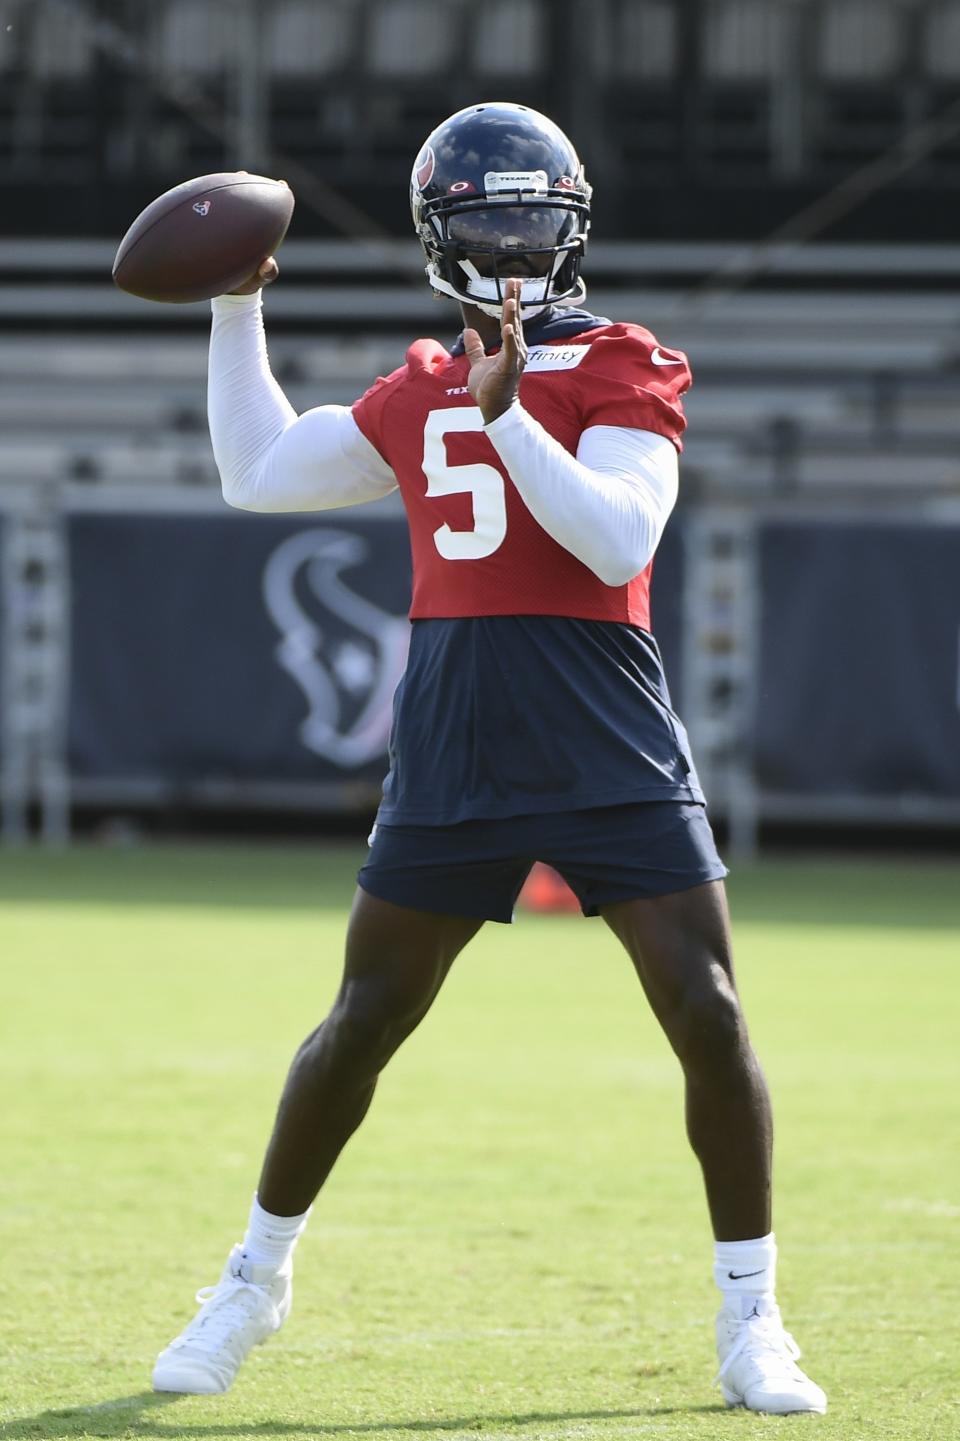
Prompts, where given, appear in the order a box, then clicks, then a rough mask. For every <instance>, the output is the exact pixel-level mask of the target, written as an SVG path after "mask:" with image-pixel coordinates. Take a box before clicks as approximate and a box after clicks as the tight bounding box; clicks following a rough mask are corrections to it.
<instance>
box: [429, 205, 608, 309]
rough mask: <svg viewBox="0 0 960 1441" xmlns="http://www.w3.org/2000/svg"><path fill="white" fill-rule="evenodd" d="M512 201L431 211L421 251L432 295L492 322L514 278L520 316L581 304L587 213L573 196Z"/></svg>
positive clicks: (583, 288) (437, 208)
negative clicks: (466, 307)
mask: <svg viewBox="0 0 960 1441" xmlns="http://www.w3.org/2000/svg"><path fill="white" fill-rule="evenodd" d="M517 198H518V197H513V198H512V200H511V201H504V200H500V201H494V202H492V203H491V202H490V201H487V200H481V201H477V200H473V201H472V202H466V203H461V204H453V205H449V204H448V205H444V204H443V202H441V203H440V204H439V205H437V204H436V203H435V205H434V206H432V207H429V213H428V214H427V215H425V217H424V220H425V225H426V227H428V228H429V231H430V237H429V242H425V246H424V248H425V249H426V251H427V257H428V265H427V275H428V278H429V280H430V284H431V285H432V286H433V287H434V289H435V290H438V291H440V292H441V293H442V294H445V295H450V296H452V297H453V298H454V299H456V300H461V301H463V302H465V303H466V304H468V305H475V306H477V308H478V309H480V310H482V311H483V312H484V313H485V314H487V315H492V316H496V317H499V316H500V315H501V314H502V310H503V301H504V295H505V289H506V282H507V280H508V279H509V278H511V277H514V276H516V277H518V278H519V279H520V307H521V314H522V315H525V316H526V317H528V318H532V317H533V316H535V315H539V314H540V313H541V312H542V311H543V310H546V309H547V308H548V307H549V306H551V305H564V304H565V305H578V304H579V303H580V302H581V301H582V300H583V297H584V295H585V294H586V287H585V286H584V284H583V282H582V281H581V280H580V277H579V269H580V260H581V258H582V256H583V252H584V243H585V239H586V231H585V227H584V222H585V207H583V206H581V205H578V204H576V203H575V202H572V201H571V199H570V198H565V199H564V200H547V199H545V198H541V197H539V196H538V197H537V201H536V203H532V202H528V203H526V204H521V205H518V204H517V203H516V199H517ZM426 209H427V207H425V210H426Z"/></svg>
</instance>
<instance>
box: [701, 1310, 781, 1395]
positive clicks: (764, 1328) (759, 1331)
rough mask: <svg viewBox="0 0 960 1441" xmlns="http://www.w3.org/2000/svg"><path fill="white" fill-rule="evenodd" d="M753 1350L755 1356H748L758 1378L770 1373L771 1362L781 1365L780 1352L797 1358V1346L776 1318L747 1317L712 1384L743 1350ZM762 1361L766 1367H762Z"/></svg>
mask: <svg viewBox="0 0 960 1441" xmlns="http://www.w3.org/2000/svg"><path fill="white" fill-rule="evenodd" d="M748 1347H750V1348H753V1347H755V1348H756V1349H757V1351H758V1352H759V1354H758V1355H756V1356H753V1357H751V1360H753V1361H754V1363H755V1364H756V1366H757V1369H758V1370H759V1372H760V1374H761V1375H765V1374H766V1373H767V1372H768V1371H769V1370H772V1369H773V1367H772V1366H771V1364H770V1363H771V1362H776V1363H779V1365H781V1366H782V1365H783V1362H784V1352H786V1358H787V1359H788V1360H790V1361H796V1360H797V1359H798V1358H799V1356H800V1347H799V1346H798V1345H797V1343H796V1341H795V1340H794V1339H793V1337H792V1336H791V1335H790V1332H789V1331H785V1330H784V1328H783V1323H782V1322H781V1320H780V1318H779V1316H748V1317H747V1318H746V1320H744V1321H743V1322H742V1323H741V1328H740V1335H739V1336H738V1337H737V1339H736V1340H735V1341H734V1343H733V1345H732V1346H731V1347H730V1350H729V1351H728V1352H727V1354H726V1356H725V1357H724V1359H723V1362H722V1364H721V1366H720V1370H719V1371H718V1372H717V1374H716V1376H715V1377H714V1385H716V1383H717V1382H718V1381H721V1380H722V1379H723V1377H724V1376H725V1375H726V1374H727V1372H728V1371H729V1370H730V1367H731V1366H732V1365H733V1363H734V1361H736V1360H737V1359H738V1358H739V1357H740V1356H742V1355H743V1353H744V1351H746V1350H747V1348H748ZM765 1362H766V1364H764V1363H765Z"/></svg>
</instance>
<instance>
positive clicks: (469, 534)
mask: <svg viewBox="0 0 960 1441" xmlns="http://www.w3.org/2000/svg"><path fill="white" fill-rule="evenodd" d="M482 430H483V416H482V415H481V414H480V410H479V407H477V406H463V407H462V408H461V407H459V406H458V407H457V408H455V409H447V410H431V411H430V414H429V415H428V416H427V422H426V425H425V426H424V431H423V473H424V475H425V476H426V477H427V491H426V493H427V495H430V496H436V495H465V494H469V495H471V496H472V497H473V529H472V530H451V528H450V526H449V525H446V524H444V525H441V526H439V527H438V529H437V530H435V531H434V533H433V541H434V544H435V546H436V547H437V550H438V551H439V552H440V554H441V555H442V556H443V558H444V559H445V560H482V559H483V558H484V556H487V555H493V552H494V551H495V550H497V549H499V547H500V546H501V545H502V544H503V541H504V537H505V536H506V534H507V503H506V497H505V496H504V491H503V476H502V475H501V474H500V472H499V471H498V470H497V469H496V468H495V467H494V466H492V465H484V464H483V462H482V461H475V462H473V463H471V464H468V465H451V464H450V462H449V461H448V460H447V447H446V445H445V443H444V437H445V436H447V435H452V434H453V433H454V432H463V431H482Z"/></svg>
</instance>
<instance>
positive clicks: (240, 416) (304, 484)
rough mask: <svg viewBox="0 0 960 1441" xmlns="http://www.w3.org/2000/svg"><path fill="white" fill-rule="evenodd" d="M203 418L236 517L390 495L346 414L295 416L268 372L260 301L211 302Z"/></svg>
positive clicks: (375, 459) (342, 410) (387, 477)
mask: <svg viewBox="0 0 960 1441" xmlns="http://www.w3.org/2000/svg"><path fill="white" fill-rule="evenodd" d="M207 411H208V416H209V421H210V438H211V440H212V442H213V453H214V458H215V460H216V462H217V468H218V470H219V472H220V480H221V483H222V486H223V496H224V499H225V500H226V501H227V502H228V504H230V505H233V506H236V507H238V508H239V509H241V510H256V511H301V510H330V509H333V508H334V507H337V506H343V505H356V504H359V503H361V502H363V501H368V500H375V499H377V497H378V496H381V495H385V494H387V492H388V491H390V490H392V489H393V486H394V484H395V482H394V479H393V476H392V474H391V473H390V472H389V470H388V469H387V468H386V467H385V466H384V464H383V462H382V460H381V459H380V457H379V456H378V455H377V454H376V452H375V451H374V450H373V447H372V446H371V445H370V444H369V442H368V441H367V440H366V439H365V438H364V437H363V436H362V435H361V434H360V432H359V430H358V429H357V426H356V423H355V421H354V420H353V418H352V416H351V415H350V412H349V410H348V409H347V408H346V407H344V406H335V405H330V406H323V407H319V408H317V409H315V410H310V411H307V413H306V414H305V415H302V416H298V415H297V413H296V411H295V410H294V408H293V406H292V405H291V404H290V402H289V401H288V400H287V398H286V396H285V395H284V393H283V391H282V390H281V388H280V386H279V385H278V384H277V381H276V380H275V379H274V377H273V374H272V373H271V370H270V363H269V360H268V358H267V344H266V336H265V334H264V328H263V316H262V310H261V304H260V296H259V294H258V295H252V296H232V295H226V296H219V297H218V298H217V299H216V300H214V302H213V328H212V330H211V334H210V366H209V384H208V391H207Z"/></svg>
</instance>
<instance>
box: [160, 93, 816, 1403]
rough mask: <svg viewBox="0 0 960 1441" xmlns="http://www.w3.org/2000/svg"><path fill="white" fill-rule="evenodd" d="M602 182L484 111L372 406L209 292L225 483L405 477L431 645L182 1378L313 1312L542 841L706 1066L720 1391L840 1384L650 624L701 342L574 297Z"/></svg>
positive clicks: (415, 605) (812, 1399)
mask: <svg viewBox="0 0 960 1441" xmlns="http://www.w3.org/2000/svg"><path fill="white" fill-rule="evenodd" d="M590 197H591V190H590V186H589V185H588V183H587V181H586V178H585V176H584V171H583V167H582V166H581V164H580V161H579V159H578V158H577V155H576V152H575V151H574V149H573V146H572V145H571V144H570V142H569V140H568V139H567V137H566V136H565V135H564V134H563V133H562V131H560V130H559V129H558V128H557V126H555V125H554V124H553V123H552V122H551V121H550V120H548V119H546V118H545V117H544V116H542V115H538V114H537V113H536V112H534V111H532V110H529V109H527V108H526V107H524V106H521V105H505V104H488V105H473V106H470V107H468V108H467V109H465V110H461V111H459V112H458V113H457V114H456V115H454V116H452V117H451V118H450V119H448V120H446V121H445V122H444V123H443V124H442V125H440V126H439V127H438V128H437V129H436V130H435V131H434V132H433V133H432V134H431V135H430V136H429V138H428V139H427V141H426V143H425V144H424V146H423V149H422V151H421V152H420V154H419V156H418V157H417V159H416V162H415V164H414V167H413V175H412V179H411V199H412V210H413V223H414V226H415V228H416V232H417V235H418V237H419V239H420V241H421V243H422V245H423V249H424V253H425V256H426V262H427V264H426V273H427V278H428V281H429V283H430V285H431V287H432V288H433V290H434V291H436V292H437V293H438V294H440V295H444V296H449V297H450V298H451V299H453V300H456V301H458V302H459V304H460V307H461V309H462V313H463V319H464V323H465V328H464V330H463V333H462V335H461V336H460V338H459V340H458V341H457V342H456V344H455V345H454V346H453V347H452V349H451V350H449V351H448V350H446V349H445V348H444V346H442V345H441V344H440V343H439V342H437V341H435V340H418V341H416V342H415V343H414V344H413V345H412V346H411V347H410V349H409V350H408V351H407V354H406V359H405V361H404V363H403V365H402V366H400V368H399V369H398V370H395V371H394V372H393V374H392V375H389V376H387V377H386V379H380V380H378V381H377V382H376V383H375V384H374V385H373V386H372V388H371V389H370V390H368V391H367V393H366V394H365V395H364V396H363V397H362V398H361V399H360V400H358V401H357V402H356V404H355V405H354V406H353V407H352V408H347V407H342V406H336V405H328V406H322V407H320V408H318V409H315V410H310V411H308V412H307V413H306V414H304V415H301V416H299V417H298V416H297V415H296V414H295V412H294V411H293V409H292V408H291V406H290V404H289V403H288V401H287V400H286V398H285V396H284V395H283V392H282V391H281V389H280V387H279V386H278V385H277V383H276V381H275V380H274V378H273V376H272V375H271V372H270V368H269V364H268V360H267V351H266V343H265V339H264V329H263V322H262V315H261V299H260V292H261V288H262V286H263V285H264V284H265V283H268V282H269V281H271V280H273V279H274V278H275V277H276V275H277V266H276V263H275V262H274V261H273V260H268V261H266V262H265V263H264V264H263V265H262V266H261V267H260V269H259V270H258V272H257V274H256V275H254V276H253V277H252V278H251V280H250V282H249V283H248V284H247V285H246V286H244V287H242V289H241V290H240V291H239V292H237V293H235V294H232V295H228V296H223V297H221V298H219V299H217V300H215V301H214V302H213V332H212V338H211V347H210V384H209V413H210V429H211V435H212V438H213V446H214V452H215V455H216V459H217V464H218V467H219V470H220V474H221V477H222V480H223V491H224V496H225V497H226V499H227V500H228V501H229V503H230V504H231V505H235V506H240V507H242V508H244V509H248V510H256V511H316V510H324V509H328V508H332V507H335V506H344V505H356V504H359V503H361V502H364V501H371V500H376V499H377V498H378V497H380V496H383V495H386V494H387V493H388V492H389V491H392V490H393V489H395V488H396V487H399V489H400V492H401V496H402V498H403V502H404V505H405V508H406V513H407V517H408V521H409V529H410V540H411V547H412V553H413V601H412V606H411V611H410V615H411V619H412V635H411V644H410V656H409V662H408V666H407V671H406V675H405V678H404V680H403V681H402V682H401V684H400V686H399V688H398V690H397V694H396V699H395V707H394V728H393V735H392V741H391V753H390V769H389V774H388V775H387V778H386V780H385V782H384V789H383V802H382V805H381V806H380V810H379V813H378V817H377V824H376V826H375V828H374V832H373V836H372V838H371V846H370V852H369V858H368V860H367V861H366V864H365V865H364V866H363V868H362V869H361V871H360V874H359V877H358V880H359V888H358V890H357V893H356V897H355V900H354V905H353V910H352V914H351V917H350V922H349V928H348V932H347V938H346V959H345V964H344V972H343V980H342V985H341V987H340V991H339V994H338V995H337V997H336V1000H335V1003H334V1005H333V1008H332V1010H331V1012H330V1014H329V1015H328V1016H327V1018H326V1019H325V1020H324V1021H323V1023H322V1024H321V1025H320V1026H319V1027H318V1028H317V1029H316V1030H315V1031H313V1033H312V1034H311V1035H309V1036H308V1037H307V1039H306V1040H305V1041H304V1043H303V1045H302V1046H301V1047H300V1049H299V1051H298V1052H297V1054H296V1056H295V1058H294V1060H293V1064H292V1067H291V1070H290V1074H289V1077H288V1079H287V1082H286V1086H285V1088H284V1091H283V1095H282V1097H281V1100H280V1106H279V1111H278V1114H277V1119H276V1124H275V1128H274V1131H273V1135H272V1138H271V1140H270V1143H269V1146H268V1149H267V1153H266V1157H265V1160H264V1165H263V1171H262V1173H261V1176H260V1181H259V1186H258V1189H257V1192H256V1196H255V1198H254V1201H253V1206H252V1210H251V1214H250V1218H249V1224H248V1228H247V1231H246V1234H245V1236H244V1239H243V1241H242V1242H241V1243H240V1244H239V1245H237V1246H235V1247H234V1249H233V1251H232V1252H231V1254H230V1256H229V1258H228V1260H227V1264H226V1267H225V1269H224V1272H223V1276H222V1278H221V1280H220V1282H219V1284H218V1285H216V1286H214V1287H212V1288H210V1289H209V1290H208V1291H207V1292H206V1293H203V1295H204V1297H205V1299H203V1302H202V1305H201V1308H200V1311H199V1312H198V1314H197V1315H196V1317H195V1318H194V1319H193V1320H192V1321H191V1322H190V1324H189V1325H188V1326H187V1327H186V1329H185V1330H184V1331H183V1333H182V1334H181V1335H180V1336H179V1337H177V1339H176V1340H174V1341H173V1342H172V1343H171V1345H170V1346H168V1347H167V1349H166V1350H165V1351H163V1353H162V1354H161V1355H160V1357H159V1359H158V1361H157V1364H156V1368H155V1370H154V1374H153V1384H154V1386H155V1387H156V1389H158V1390H161V1391H182V1392H217V1391H225V1390H226V1389H227V1388H228V1387H229V1386H230V1384H231V1382H232V1381H233V1378H234V1376H235V1374H236V1372H237V1369H238V1367H239V1366H240V1364H241V1362H242V1360H243V1358H244V1356H245V1355H246V1354H247V1352H248V1351H249V1350H250V1348H251V1346H253V1345H254V1344H255V1343H256V1342H258V1341H261V1340H263V1339H264V1338H265V1337H266V1336H268V1335H269V1334H270V1333H271V1332H273V1331H275V1330H276V1329H277V1328H278V1327H279V1326H280V1325H281V1324H282V1322H283V1320H284V1319H285V1317H286V1315H287V1313H288V1311H289V1309H290V1296H291V1273H292V1257H293V1252H294V1248H295V1246H296V1242H297V1238H298V1237H299V1235H300V1234H301V1232H302V1230H303V1228H304V1226H305V1225H306V1222H307V1217H308V1214H309V1211H310V1207H311V1205H312V1203H313V1201H314V1198H315V1197H316V1195H317V1193H318V1191H319V1190H320V1188H321V1186H322V1185H323V1183H324V1182H325V1180H326V1178H327V1176H328V1175H329V1173H330V1170H331V1168H332V1167H333V1165H334V1162H335V1161H336V1159H337V1156H338V1155H339V1153H340V1151H341V1150H342V1148H343V1146H344V1145H345V1143H346V1141H347V1140H348V1139H349V1137H350V1136H351V1135H352V1133H353V1132H354V1130H355V1129H356V1128H357V1126H358V1125H359V1124H360V1122H361V1121H362V1120H363V1117H364V1115H365V1113H366V1111H367V1108H368V1107H369V1105H370V1102H371V1100H372V1099H373V1094H374V1090H375V1088H376V1084H377V1077H378V1076H379V1074H380V1072H381V1071H382V1069H383V1068H384V1066H385V1065H386V1063H387V1062H388V1060H389V1059H390V1057H391V1056H392V1055H393V1053H394V1052H395V1051H396V1049H397V1048H398V1046H399V1045H400V1044H401V1043H402V1041H403V1040H404V1039H405V1038H406V1037H407V1036H408V1035H409V1034H410V1033H411V1031H412V1030H413V1029H414V1027H415V1026H416V1025H417V1024H418V1022H419V1021H420V1020H421V1019H422V1018H423V1016H424V1015H425V1014H426V1012H427V1010H428V1009H429V1007H430V1005H431V1003H432V1001H433V999H434V997H435V996H436V995H437V992H438V991H439V989H440V987H441V985H442V984H443V980H444V977H445V976H446V974H447V971H448V970H449V968H450V966H451V964H452V962H453V960H454V958H455V957H456V956H457V954H458V953H459V952H460V951H461V950H462V949H463V947H464V946H465V945H466V944H467V942H468V941H469V940H470V939H471V937H472V936H474V935H475V934H476V933H477V931H478V930H479V929H480V927H481V926H482V925H483V923H484V921H490V920H492V921H509V920H510V919H511V915H512V912H513V906H514V902H515V901H516V898H517V895H518V892H519V891H520V888H521V886H522V884H523V881H524V878H525V876H526V875H527V873H528V871H529V869H530V867H531V865H532V863H533V862H534V861H535V860H541V861H544V862H547V863H549V864H550V865H551V866H553V867H554V868H555V869H556V870H558V871H559V872H560V873H561V875H562V876H563V877H564V878H565V879H566V880H567V882H568V883H569V885H570V886H571V888H572V889H573V890H574V892H575V893H576V895H577V897H578V898H579V901H580V904H581V907H582V909H583V911H584V913H585V914H587V915H599V916H602V918H603V920H604V921H605V922H606V924H607V925H608V926H609V927H610V929H611V930H612V931H613V933H614V934H615V935H616V936H617V937H618V938H619V940H620V941H621V942H622V944H623V946H624V948H625V950H626V951H627V953H628V955H629V957H630V959H631V961H632V962H633V964H634V966H635V968H636V972H637V976H638V978H639V980H640V983H641V985H642V986H643V989H644V991H645V992H646V996H647V999H648V1001H649V1003H650V1005H651V1006H652V1008H653V1010H654V1012H655V1014H656V1016H657V1019H658V1020H659V1022H660V1024H661V1025H662V1027H663V1029H664V1031H665V1033H666V1035H667V1037H668V1039H669V1041H670V1044H671V1045H672V1047H673V1049H674V1051H675V1052H676V1055H677V1057H678V1060H679V1062H680V1065H681V1066H682V1068H683V1073H684V1079H685V1086H686V1118H687V1131H688V1135H689V1139H690V1143H691V1145H692V1147H693V1149H694V1151H695V1153H696V1155H697V1158H698V1160H699V1162H700V1165H701V1167H702V1171H703V1177H704V1182H705V1186H706V1194H707V1204H708V1207H709V1211H710V1217H711V1221H712V1224H713V1230H714V1235H715V1237H716V1249H715V1257H714V1277H715V1279H716V1283H717V1285H718V1287H719V1288H720V1293H721V1297H722V1305H721V1308H720V1312H719V1316H718V1320H717V1347H718V1351H719V1357H720V1372H719V1377H718V1379H719V1381H720V1384H721V1386H722V1389H723V1395H724V1398H725V1400H726V1401H727V1403H728V1404H729V1405H744V1406H747V1407H749V1408H750V1409H752V1410H755V1411H764V1412H778V1413H784V1412H798V1411H800V1412H802V1411H816V1412H822V1411H824V1410H825V1409H826V1398H825V1397H824V1393H823V1392H822V1390H821V1389H820V1387H819V1386H817V1385H815V1384H814V1382H812V1381H811V1380H810V1379H809V1378H808V1377H807V1376H806V1375H805V1374H804V1373H803V1372H802V1371H801V1370H800V1369H799V1368H798V1366H797V1364H796V1358H797V1356H798V1354H799V1353H798V1351H797V1347H796V1345H795V1343H794V1342H793V1340H792V1339H791V1337H790V1336H789V1334H788V1333H787V1332H786V1331H785V1330H784V1327H783V1324H782V1321H781V1319H780V1312H779V1310H778V1308H777V1303H776V1299H775V1289H774V1283H775V1271H776V1261H777V1249H776V1244H775V1241H774V1235H773V1232H772V1230H771V1210H770V1159H771V1118H770V1104H769V1099H768V1095H767V1088H766V1085H765V1082H764V1078H763V1075H762V1072H761V1070H760V1066H759V1064H758V1062H757V1059H756V1056H755V1055H754V1052H753V1049H752V1047H751V1044H750V1041H749V1039H748V1035H747V1027H746V1023H745V1021H744V1017H743V1012H742V1010H741V1006H740V1002H739V999H738V995H737V990H736V985H735V982H734V974H733V966H732V960H731V946H730V936H729V929H728V919H727V909H726V904H725V898H724V887H723V877H724V875H725V874H726V871H725V868H724V866H723V865H722V863H721V861H720V859H719V857H718V855H717V852H716V849H715V846H714V842H713V838H712V835H711V831H710V826H709V824H708V821H707V818H706V814H705V810H704V798H703V794H702V792H701V790H700V786H699V783H698V780H697V776H696V772H695V770H694V765H693V761H692V758H691V755H690V751H689V748H688V744H687V739H686V734H685V732H684V729H683V727H682V725H681V724H680V722H679V720H678V719H677V716H676V715H675V714H674V712H673V710H672V708H671V705H670V698H669V694H668V691H667V686H666V683H665V680H664V676H663V670H662V667H661V662H660V656H659V652H658V650H657V645H656V642H655V641H654V639H653V636H652V634H651V631H650V609H649V590H650V571H651V562H652V559H653V555H654V552H655V550H656V548H657V543H658V541H659V539H660V536H661V535H662V533H663V529H664V526H665V525H666V522H667V518H668V517H669V515H670V512H671V510H672V508H673V505H674V502H675V500H676V496H677V456H678V452H679V450H680V448H681V435H682V433H683V429H684V418H683V411H682V402H681V397H682V396H683V394H684V392H685V391H686V389H687V387H688V386H689V384H690V371H689V368H688V365H687V360H686V357H685V356H684V355H683V354H682V352H680V351H678V350H674V349H669V348H666V347H663V346H661V345H659V344H658V342H657V341H656V339H655V338H654V337H653V336H652V335H651V334H650V333H649V332H648V331H646V330H644V329H643V328H641V327H640V326H638V325H633V324H621V323H611V321H609V320H607V319H604V318H602V317H600V316H596V315H593V314H590V313H589V312H588V311H586V310H584V309H582V308H581V303H582V301H583V299H584V294H585V291H584V286H583V282H582V280H581V278H580V266H581V261H582V259H583V255H584V250H585V246H586V241H587V232H588V229H589V223H590Z"/></svg>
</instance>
